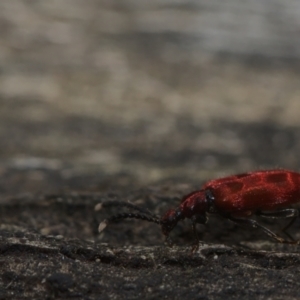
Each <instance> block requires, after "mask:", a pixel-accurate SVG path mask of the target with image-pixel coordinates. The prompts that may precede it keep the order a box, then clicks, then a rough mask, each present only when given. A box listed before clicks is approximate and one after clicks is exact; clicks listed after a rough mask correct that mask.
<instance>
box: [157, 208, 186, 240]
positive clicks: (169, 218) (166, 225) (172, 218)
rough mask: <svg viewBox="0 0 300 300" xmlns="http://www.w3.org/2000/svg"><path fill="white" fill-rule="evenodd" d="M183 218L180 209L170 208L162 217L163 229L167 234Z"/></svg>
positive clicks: (166, 234)
mask: <svg viewBox="0 0 300 300" xmlns="http://www.w3.org/2000/svg"><path fill="white" fill-rule="evenodd" d="M181 219H183V216H182V213H181V211H180V210H178V209H177V210H175V209H170V210H168V211H167V212H166V213H165V214H164V215H163V216H162V217H161V219H160V224H161V230H162V232H163V234H164V235H165V236H168V235H169V233H170V232H171V231H172V230H173V228H174V227H175V226H176V224H177V223H178V221H179V220H181Z"/></svg>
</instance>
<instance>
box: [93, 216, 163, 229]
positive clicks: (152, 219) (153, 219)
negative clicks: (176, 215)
mask: <svg viewBox="0 0 300 300" xmlns="http://www.w3.org/2000/svg"><path fill="white" fill-rule="evenodd" d="M127 218H130V219H140V220H144V221H147V222H152V223H156V224H161V220H160V219H159V218H158V217H153V216H145V215H142V214H133V213H123V214H117V215H114V216H111V217H109V218H108V219H106V220H104V221H102V222H101V223H100V224H99V227H98V231H99V232H101V231H102V230H104V228H105V227H106V226H107V224H108V223H110V222H115V221H117V220H120V219H127Z"/></svg>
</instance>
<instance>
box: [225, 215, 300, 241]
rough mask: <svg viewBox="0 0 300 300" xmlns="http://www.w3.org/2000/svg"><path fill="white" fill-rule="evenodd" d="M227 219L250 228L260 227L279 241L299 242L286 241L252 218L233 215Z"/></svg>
mask: <svg viewBox="0 0 300 300" xmlns="http://www.w3.org/2000/svg"><path fill="white" fill-rule="evenodd" d="M228 219H229V220H231V221H233V222H234V223H236V224H238V225H244V226H248V227H252V228H259V229H261V230H262V231H263V232H264V233H266V234H267V235H268V236H270V237H271V238H273V239H274V240H276V241H277V242H279V243H286V244H298V243H299V242H297V241H288V240H285V239H284V238H282V237H281V236H279V235H278V234H276V233H274V232H273V231H271V230H269V229H268V228H266V227H264V226H262V225H260V224H259V223H258V222H256V221H255V220H252V219H239V218H234V217H229V218H228Z"/></svg>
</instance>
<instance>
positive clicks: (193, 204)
mask: <svg viewBox="0 0 300 300" xmlns="http://www.w3.org/2000/svg"><path fill="white" fill-rule="evenodd" d="M212 199H213V197H212V195H211V193H210V191H209V190H200V191H196V192H193V193H191V194H189V195H187V196H186V197H184V198H183V200H182V202H181V204H180V211H181V212H182V215H183V217H184V218H191V217H192V216H194V215H203V214H205V213H206V212H208V211H209V207H210V206H211V200H212Z"/></svg>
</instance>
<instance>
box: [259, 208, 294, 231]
mask: <svg viewBox="0 0 300 300" xmlns="http://www.w3.org/2000/svg"><path fill="white" fill-rule="evenodd" d="M256 215H258V216H261V217H264V218H272V219H277V218H297V217H298V216H299V210H298V209H296V208H289V209H282V210H278V211H273V212H263V211H258V212H256ZM289 226H290V225H289ZM286 229H287V228H286Z"/></svg>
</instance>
